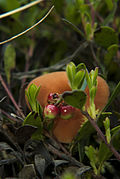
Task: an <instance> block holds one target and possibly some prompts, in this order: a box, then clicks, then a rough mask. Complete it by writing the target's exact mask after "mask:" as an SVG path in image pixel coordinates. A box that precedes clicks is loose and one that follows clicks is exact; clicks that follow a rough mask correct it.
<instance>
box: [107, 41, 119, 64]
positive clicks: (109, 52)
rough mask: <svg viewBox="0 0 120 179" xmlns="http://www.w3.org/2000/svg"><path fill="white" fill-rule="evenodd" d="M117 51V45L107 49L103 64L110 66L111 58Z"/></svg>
mask: <svg viewBox="0 0 120 179" xmlns="http://www.w3.org/2000/svg"><path fill="white" fill-rule="evenodd" d="M117 51H118V45H116V44H113V45H111V46H110V47H108V49H107V53H106V54H105V57H104V63H105V64H106V65H107V66H109V65H111V61H112V58H113V57H114V56H115V55H116V54H117Z"/></svg>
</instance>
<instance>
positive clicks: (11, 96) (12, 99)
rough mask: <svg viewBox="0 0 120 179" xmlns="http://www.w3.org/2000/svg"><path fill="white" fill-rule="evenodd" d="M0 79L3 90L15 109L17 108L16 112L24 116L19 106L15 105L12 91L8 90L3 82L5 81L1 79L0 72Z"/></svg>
mask: <svg viewBox="0 0 120 179" xmlns="http://www.w3.org/2000/svg"><path fill="white" fill-rule="evenodd" d="M0 81H1V83H2V85H3V87H4V89H5V91H6V92H7V94H8V96H9V98H10V99H11V101H12V103H13V104H14V106H15V107H16V109H17V110H18V113H19V114H20V115H21V116H22V117H23V118H24V117H25V116H24V114H23V112H22V111H21V110H20V108H19V106H18V105H17V103H16V101H15V99H14V98H13V95H12V93H11V92H10V90H9V89H8V87H7V85H6V84H5V82H4V80H3V78H2V76H1V74H0Z"/></svg>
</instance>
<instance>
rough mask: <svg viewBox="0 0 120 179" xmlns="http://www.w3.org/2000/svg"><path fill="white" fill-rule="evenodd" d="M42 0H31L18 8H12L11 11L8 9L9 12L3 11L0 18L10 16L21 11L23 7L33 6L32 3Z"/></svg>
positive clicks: (35, 3)
mask: <svg viewBox="0 0 120 179" xmlns="http://www.w3.org/2000/svg"><path fill="white" fill-rule="evenodd" d="M42 1H43V0H36V1H33V2H31V3H29V4H26V5H24V6H22V7H19V8H16V9H14V10H12V11H9V12H6V13H4V14H1V15H0V19H2V18H5V17H8V16H11V15H13V14H15V13H17V12H21V11H23V10H25V9H28V8H30V7H32V6H34V5H37V4H39V3H40V2H42Z"/></svg>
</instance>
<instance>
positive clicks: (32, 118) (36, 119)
mask: <svg viewBox="0 0 120 179" xmlns="http://www.w3.org/2000/svg"><path fill="white" fill-rule="evenodd" d="M23 125H31V126H36V127H41V125H42V124H41V119H40V116H38V113H35V112H30V113H29V114H28V115H27V117H26V118H25V119H24V122H23Z"/></svg>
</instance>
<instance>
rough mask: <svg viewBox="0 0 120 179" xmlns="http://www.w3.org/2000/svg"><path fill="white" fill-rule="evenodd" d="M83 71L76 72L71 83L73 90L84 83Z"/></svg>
mask: <svg viewBox="0 0 120 179" xmlns="http://www.w3.org/2000/svg"><path fill="white" fill-rule="evenodd" d="M84 76H85V71H83V70H81V71H78V72H77V73H76V75H75V78H74V81H73V87H74V89H80V88H81V86H82V84H83V81H84Z"/></svg>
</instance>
